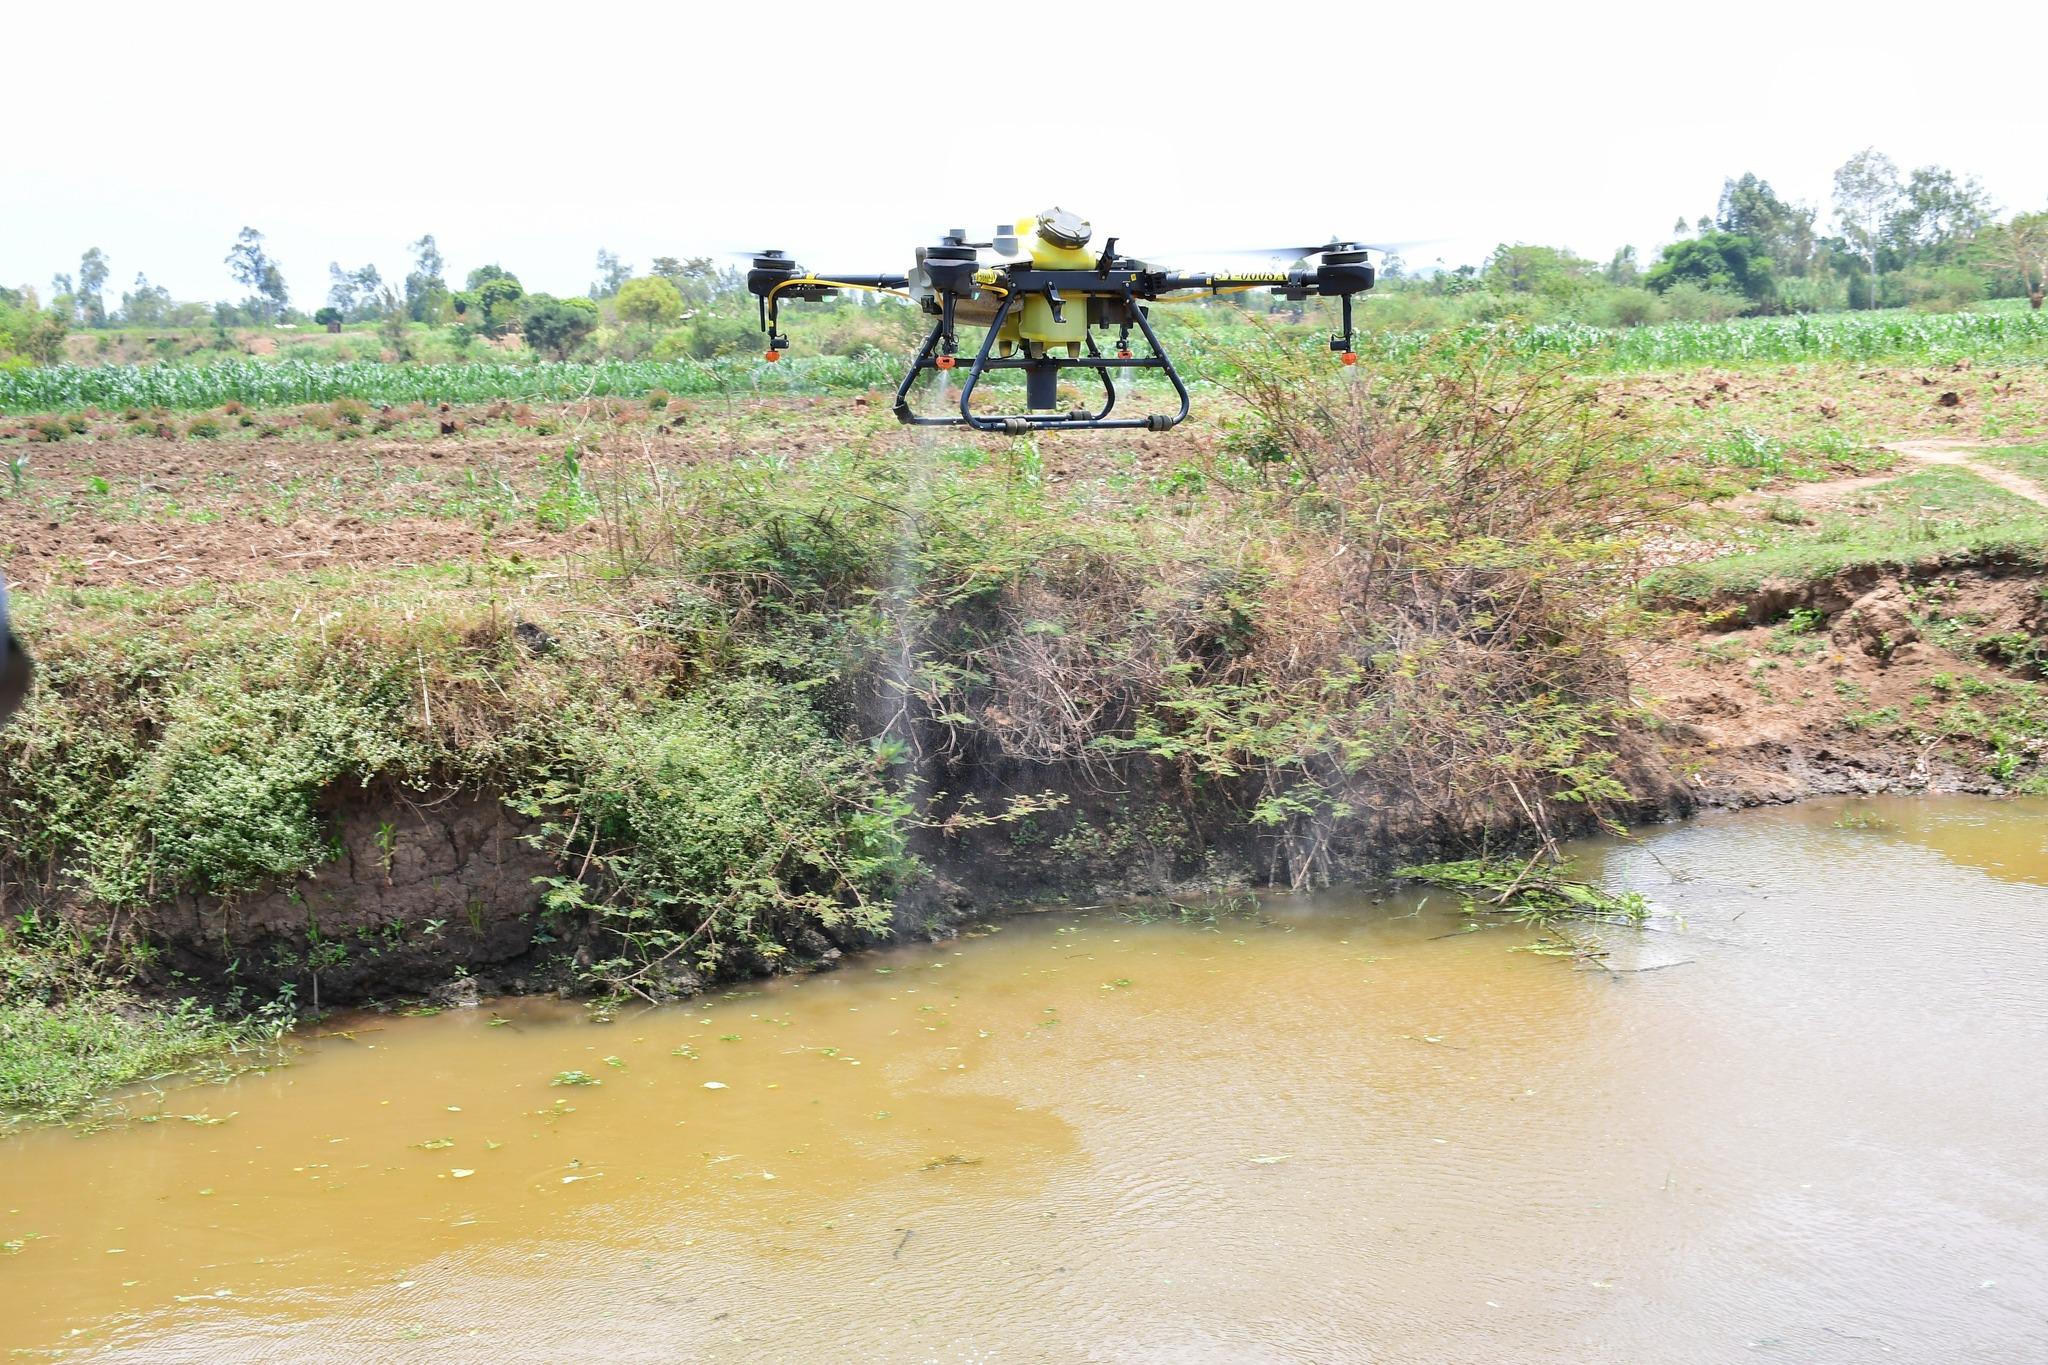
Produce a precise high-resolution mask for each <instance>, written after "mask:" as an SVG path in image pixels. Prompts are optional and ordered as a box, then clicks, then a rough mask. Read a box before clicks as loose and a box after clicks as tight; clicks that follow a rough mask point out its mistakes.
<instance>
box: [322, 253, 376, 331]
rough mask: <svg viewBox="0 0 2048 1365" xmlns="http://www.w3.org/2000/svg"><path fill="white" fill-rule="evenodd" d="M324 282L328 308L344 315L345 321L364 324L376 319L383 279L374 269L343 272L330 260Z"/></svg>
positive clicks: (366, 268) (366, 267)
mask: <svg viewBox="0 0 2048 1365" xmlns="http://www.w3.org/2000/svg"><path fill="white" fill-rule="evenodd" d="M327 282H328V283H327V306H328V307H329V308H332V309H335V310H336V311H338V312H340V313H341V314H343V315H344V316H345V317H346V318H347V320H348V321H350V322H364V321H368V320H372V319H375V318H376V317H377V316H378V307H379V305H378V296H379V291H380V290H382V289H383V287H384V277H383V276H382V275H380V274H378V273H377V267H376V266H374V265H366V266H363V267H362V268H361V269H359V270H343V269H342V268H341V266H340V265H339V264H338V263H335V262H332V261H330V262H329V263H328V265H327Z"/></svg>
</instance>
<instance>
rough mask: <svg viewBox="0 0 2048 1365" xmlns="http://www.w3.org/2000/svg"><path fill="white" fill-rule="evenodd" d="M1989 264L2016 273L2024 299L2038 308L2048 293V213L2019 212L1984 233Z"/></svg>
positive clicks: (2002, 270)
mask: <svg viewBox="0 0 2048 1365" xmlns="http://www.w3.org/2000/svg"><path fill="white" fill-rule="evenodd" d="M1984 246H1985V249H1986V254H1987V256H1988V257H1989V260H1990V264H1991V267H1992V268H1993V269H1994V270H1997V271H1998V272H1999V273H2001V274H2007V275H2017V276H2018V277H2019V281H2020V287H2021V288H2023V289H2025V290H2026V291H2027V302H2028V303H2029V304H2031V305H2032V306H2033V308H2034V309H2035V310H2036V311H2037V312H2038V311H2039V310H2040V307H2041V304H2042V301H2043V299H2044V297H2048V213H2019V214H2014V215H2013V220H2012V221H2011V222H2010V223H2005V224H2002V225H2001V226H1999V227H1995V228H1993V229H1991V230H1990V231H1989V232H1987V233H1985V234H1984Z"/></svg>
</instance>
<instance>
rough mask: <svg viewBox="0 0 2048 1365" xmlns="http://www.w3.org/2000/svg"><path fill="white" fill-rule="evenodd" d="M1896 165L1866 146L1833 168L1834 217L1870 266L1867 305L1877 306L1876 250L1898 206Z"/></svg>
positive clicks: (1880, 245)
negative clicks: (1834, 169) (1868, 302)
mask: <svg viewBox="0 0 2048 1365" xmlns="http://www.w3.org/2000/svg"><path fill="white" fill-rule="evenodd" d="M1899 194H1900V190H1899V168H1898V167H1897V166H1895V165H1893V164H1892V159H1891V158H1890V157H1888V156H1886V155H1885V154H1884V153H1883V152H1880V151H1878V150H1877V149H1876V148H1875V147H1865V148H1864V149H1863V150H1862V151H1860V152H1858V153H1856V155H1854V156H1852V157H1850V158H1849V159H1848V160H1847V161H1845V162H1843V163H1842V164H1841V166H1839V167H1838V168H1837V169H1836V171H1835V218H1836V220H1837V221H1838V222H1839V223H1840V224H1841V228H1842V235H1843V236H1844V237H1846V238H1848V240H1849V243H1850V245H1851V246H1853V247H1854V248H1855V249H1856V251H1857V253H1858V254H1860V255H1861V256H1862V257H1863V259H1864V260H1865V261H1866V262H1867V263H1868V264H1869V266H1870V306H1871V307H1872V308H1875V307H1877V253H1878V251H1879V250H1880V249H1881V248H1882V247H1883V246H1884V233H1885V226H1886V224H1888V223H1890V222H1891V219H1892V215H1893V214H1894V213H1896V212H1897V211H1898V206H1899Z"/></svg>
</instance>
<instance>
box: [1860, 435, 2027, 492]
mask: <svg viewBox="0 0 2048 1365" xmlns="http://www.w3.org/2000/svg"><path fill="white" fill-rule="evenodd" d="M1885 449H1886V450H1889V451H1893V452H1895V453H1896V454H1898V455H1900V456H1902V457H1904V458H1905V459H1907V460H1909V461H1911V462H1912V463H1914V464H1916V465H1923V466H1924V465H1935V464H1941V465H1954V466H1956V467H1958V468H1961V469H1967V470H1969V471H1970V472H1971V473H1972V474H1975V475H1976V476H1977V477H1978V478H1980V479H1982V480H1984V482H1986V483H1990V484H1996V485H1997V486H1998V487H2000V488H2003V489H2004V490H2005V491H2006V492H2008V493H2011V494H2012V495H2013V496H2015V497H2020V498H2025V499H2026V500H2027V501H2028V502H2031V503H2033V504H2035V505H2036V506H2039V507H2048V487H2044V486H2042V485H2041V484H2039V483H2036V482H2035V481H2034V480H2032V479H2030V478H2028V477H2026V475H2024V474H2015V473H2013V472H2012V471H2011V470H2010V469H2001V468H2000V467H1999V466H1997V465H1993V464H1986V463H1984V461H1982V460H1975V459H1972V458H1970V454H1971V452H1972V451H1973V450H1978V449H1982V447H1981V446H1975V445H1971V444H1968V443H1965V442H1962V441H1894V442H1892V443H1891V444H1890V445H1887V446H1886V447H1885Z"/></svg>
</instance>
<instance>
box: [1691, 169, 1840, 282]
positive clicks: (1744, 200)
mask: <svg viewBox="0 0 2048 1365" xmlns="http://www.w3.org/2000/svg"><path fill="white" fill-rule="evenodd" d="M1817 216H1818V214H1817V212H1816V210H1814V209H1812V208H1809V207H1808V206H1806V205H1804V204H1788V203H1786V202H1785V201H1784V200H1783V199H1780V198H1779V197H1778V195H1777V192H1776V191H1774V190H1773V189H1772V188H1771V182H1770V181H1768V180H1763V179H1760V178H1759V177H1757V176H1756V175H1754V174H1752V173H1749V172H1745V173H1744V174H1743V176H1742V178H1741V179H1739V180H1728V181H1724V182H1722V185H1721V204H1720V208H1719V211H1718V212H1717V213H1716V214H1715V216H1714V226H1715V227H1716V228H1717V229H1719V230H1720V231H1722V232H1727V233H1732V234H1734V235H1735V236H1737V237H1747V238H1749V240H1750V241H1752V242H1755V243H1756V244H1757V246H1758V247H1759V248H1760V249H1761V250H1762V251H1763V253H1764V254H1765V255H1766V256H1769V257H1770V258H1771V260H1772V262H1773V263H1774V264H1775V265H1776V266H1777V268H1778V269H1779V271H1780V272H1781V273H1783V274H1787V275H1804V274H1806V272H1807V269H1808V268H1809V266H1810V265H1811V263H1812V260H1813V220H1814V219H1815V218H1816V217H1817Z"/></svg>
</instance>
